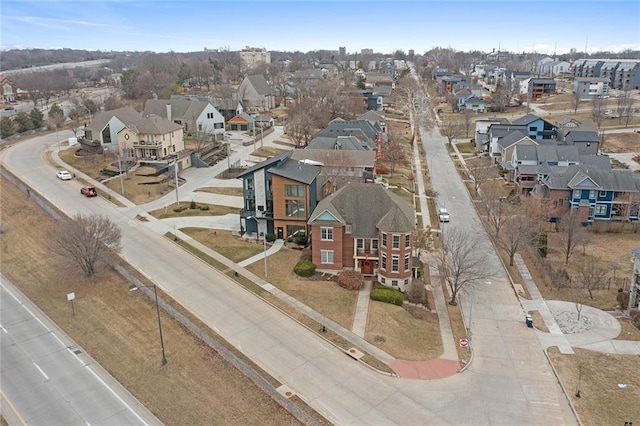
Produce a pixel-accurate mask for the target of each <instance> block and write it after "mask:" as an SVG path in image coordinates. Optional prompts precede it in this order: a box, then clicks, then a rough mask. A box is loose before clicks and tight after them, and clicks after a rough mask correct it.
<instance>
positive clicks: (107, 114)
mask: <svg viewBox="0 0 640 426" xmlns="http://www.w3.org/2000/svg"><path fill="white" fill-rule="evenodd" d="M113 117H116V118H117V119H118V120H120V121H121V122H122V124H124V125H125V126H126V127H127V128H128V129H130V130H131V131H133V132H135V133H138V134H152V135H161V134H166V133H169V132H173V131H175V130H181V129H182V126H180V125H179V124H176V123H174V122H173V121H170V120H166V119H164V118H161V117H158V116H157V115H150V116H148V117H145V116H143V115H142V114H141V113H139V112H138V111H136V110H135V109H133V108H132V107H129V106H127V107H123V108H119V109H115V110H112V111H102V112H100V113H99V114H98V115H96V117H95V118H94V119H93V120H92V121H91V124H90V125H89V128H90V129H91V130H94V131H96V132H101V131H102V130H103V129H104V128H105V127H106V125H107V123H109V121H110V120H111V119H112V118H113Z"/></svg>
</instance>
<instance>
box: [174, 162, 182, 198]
mask: <svg viewBox="0 0 640 426" xmlns="http://www.w3.org/2000/svg"><path fill="white" fill-rule="evenodd" d="M173 174H174V176H175V180H176V204H177V205H178V206H179V205H180V197H179V196H178V159H177V158H176V162H175V163H173Z"/></svg>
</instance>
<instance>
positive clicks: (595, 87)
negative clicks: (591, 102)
mask: <svg viewBox="0 0 640 426" xmlns="http://www.w3.org/2000/svg"><path fill="white" fill-rule="evenodd" d="M610 82H611V79H610V78H607V77H576V79H575V80H574V82H573V93H576V94H577V95H578V96H579V97H580V99H590V98H591V99H592V98H597V97H604V96H609V83H610Z"/></svg>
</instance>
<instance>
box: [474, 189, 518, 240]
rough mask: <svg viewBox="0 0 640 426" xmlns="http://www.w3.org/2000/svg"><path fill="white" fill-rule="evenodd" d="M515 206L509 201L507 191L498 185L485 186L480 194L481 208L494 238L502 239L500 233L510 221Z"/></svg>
mask: <svg viewBox="0 0 640 426" xmlns="http://www.w3.org/2000/svg"><path fill="white" fill-rule="evenodd" d="M512 207H513V205H512V204H511V203H510V202H509V201H507V198H506V197H505V191H504V189H503V188H502V186H501V185H500V184H498V183H494V184H492V185H488V184H487V185H485V186H484V187H483V188H482V192H480V208H481V210H482V211H483V212H484V214H485V215H486V216H487V221H488V222H489V227H490V228H491V232H492V236H493V238H495V239H499V238H500V231H501V230H502V228H503V226H504V224H505V223H506V222H507V221H508V220H509V218H510V217H511V213H512Z"/></svg>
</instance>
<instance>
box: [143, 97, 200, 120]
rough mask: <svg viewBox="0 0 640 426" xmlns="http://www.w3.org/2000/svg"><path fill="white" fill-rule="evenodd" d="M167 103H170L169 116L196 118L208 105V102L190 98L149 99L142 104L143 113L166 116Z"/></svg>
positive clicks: (173, 117)
mask: <svg viewBox="0 0 640 426" xmlns="http://www.w3.org/2000/svg"><path fill="white" fill-rule="evenodd" d="M167 105H171V116H172V119H175V118H192V119H196V118H198V117H199V116H200V114H202V111H204V109H205V108H206V107H207V105H209V102H204V101H198V100H191V99H149V100H147V102H146V103H145V104H144V112H143V114H144V115H152V114H153V115H157V116H158V117H162V118H167Z"/></svg>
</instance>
